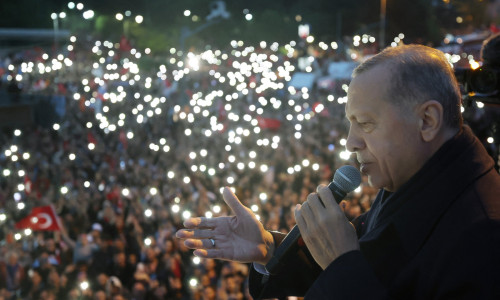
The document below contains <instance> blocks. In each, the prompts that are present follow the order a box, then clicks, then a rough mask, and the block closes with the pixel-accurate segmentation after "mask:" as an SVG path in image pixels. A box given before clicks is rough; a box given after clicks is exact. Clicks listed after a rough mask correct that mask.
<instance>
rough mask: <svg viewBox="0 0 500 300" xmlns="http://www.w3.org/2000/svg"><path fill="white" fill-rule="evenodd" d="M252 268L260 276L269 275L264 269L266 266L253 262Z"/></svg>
mask: <svg viewBox="0 0 500 300" xmlns="http://www.w3.org/2000/svg"><path fill="white" fill-rule="evenodd" d="M253 268H254V269H255V271H257V272H259V273H260V274H262V275H270V273H269V272H268V271H267V269H266V266H264V265H261V264H259V263H256V262H254V263H253Z"/></svg>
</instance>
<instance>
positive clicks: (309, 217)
mask: <svg viewBox="0 0 500 300" xmlns="http://www.w3.org/2000/svg"><path fill="white" fill-rule="evenodd" d="M309 196H311V198H314V194H309ZM309 196H307V201H306V202H304V203H303V204H302V208H301V209H300V211H301V213H302V217H303V218H304V220H305V221H306V224H309V223H310V222H314V221H315V220H316V217H317V215H315V213H316V212H313V210H312V209H311V203H309V200H312V199H311V198H309ZM316 198H317V197H316ZM316 201H319V200H316ZM319 205H321V204H319Z"/></svg>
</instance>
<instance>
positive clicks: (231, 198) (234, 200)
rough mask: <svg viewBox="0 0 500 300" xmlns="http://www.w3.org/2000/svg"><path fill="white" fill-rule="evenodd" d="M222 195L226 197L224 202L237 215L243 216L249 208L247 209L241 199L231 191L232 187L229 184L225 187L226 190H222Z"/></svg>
mask: <svg viewBox="0 0 500 300" xmlns="http://www.w3.org/2000/svg"><path fill="white" fill-rule="evenodd" d="M222 196H223V198H224V202H226V204H227V205H228V206H229V208H231V210H232V211H233V213H234V214H235V215H237V216H242V215H243V214H246V213H247V210H246V209H245V206H243V204H241V202H240V200H239V199H238V197H236V195H235V194H233V192H232V191H231V189H230V188H228V187H227V186H226V187H225V188H224V191H223V192H222Z"/></svg>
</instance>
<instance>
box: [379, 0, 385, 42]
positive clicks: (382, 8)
mask: <svg viewBox="0 0 500 300" xmlns="http://www.w3.org/2000/svg"><path fill="white" fill-rule="evenodd" d="M385 11H386V0H380V36H379V44H380V50H382V49H383V48H384V47H385Z"/></svg>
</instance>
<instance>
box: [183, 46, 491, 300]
mask: <svg viewBox="0 0 500 300" xmlns="http://www.w3.org/2000/svg"><path fill="white" fill-rule="evenodd" d="M460 104H461V98H460V92H459V88H458V84H457V82H456V80H455V77H454V75H453V70H452V68H451V67H450V65H449V63H448V61H447V60H446V58H445V56H444V55H443V53H441V52H440V51H437V50H435V49H432V48H428V47H425V46H418V45H409V46H399V47H395V48H388V49H386V50H384V51H382V52H381V53H379V54H378V55H376V56H374V57H372V58H371V59H369V60H367V61H365V62H364V63H362V64H361V65H360V66H359V67H358V68H357V69H356V70H355V71H354V73H353V79H352V81H351V84H350V86H349V90H348V101H347V104H346V117H347V118H348V120H349V122H350V128H349V136H348V139H347V145H346V147H347V149H348V150H349V151H351V152H355V153H356V155H357V159H358V161H359V163H360V169H361V172H362V173H364V174H366V175H367V176H368V181H369V183H370V184H371V185H372V186H374V187H377V188H379V189H380V191H379V193H378V195H377V198H376V200H375V202H374V204H373V206H372V208H371V210H370V211H369V212H367V213H366V214H364V215H362V216H360V217H359V218H358V219H356V220H354V221H353V224H352V225H354V227H353V226H352V225H351V223H349V221H348V220H347V219H346V217H345V216H344V214H343V212H342V210H341V209H340V207H339V206H338V205H337V204H336V201H335V199H334V197H333V195H332V193H331V192H330V190H329V189H328V188H327V187H323V186H320V187H318V192H317V193H312V194H310V195H309V196H308V197H307V201H306V202H304V203H303V204H302V205H298V206H297V207H296V209H295V218H296V220H297V225H298V226H299V228H300V232H301V234H302V237H303V239H304V241H305V244H306V246H307V249H303V250H301V251H300V252H299V253H298V254H297V255H296V256H295V257H293V258H292V259H291V260H290V261H288V262H287V263H286V265H285V267H284V268H283V269H282V270H281V272H279V273H278V274H274V275H270V274H266V270H265V268H263V266H262V265H265V264H266V263H267V262H268V261H269V260H270V258H271V257H272V255H273V253H274V250H275V248H276V247H277V245H279V243H280V242H281V241H282V239H283V235H280V234H278V233H271V232H268V231H266V230H264V228H263V227H262V225H261V224H260V223H259V222H258V221H257V220H256V218H255V216H254V215H253V214H252V212H251V211H250V210H249V209H248V208H246V207H244V206H243V205H242V204H241V203H240V202H239V200H238V199H237V198H236V196H235V195H234V194H233V193H231V191H230V190H229V189H227V188H226V189H225V190H224V200H225V201H226V203H227V204H228V205H229V206H230V207H231V209H232V210H233V212H234V213H235V216H234V217H225V218H224V217H223V218H214V219H206V218H192V219H189V220H187V221H186V222H185V226H186V227H187V229H184V230H180V231H179V232H178V233H177V236H178V237H179V238H183V239H186V241H185V244H186V246H188V247H190V248H193V249H196V250H195V252H194V253H195V255H198V256H201V257H211V258H220V259H229V260H238V261H242V262H254V265H255V268H254V270H253V271H252V273H251V275H250V288H251V293H252V295H253V296H254V297H255V298H275V297H278V298H283V297H285V296H287V295H296V296H302V295H306V299H500V176H499V174H498V173H497V172H496V171H495V170H494V167H493V166H494V163H493V160H492V159H491V157H489V156H488V154H487V153H486V151H485V149H484V148H483V146H482V145H481V143H480V142H479V141H478V140H477V138H475V136H474V135H473V134H472V132H471V130H470V129H469V128H468V127H467V126H464V125H463V124H462V116H461V112H460ZM320 198H321V200H322V202H323V203H324V204H325V205H324V206H325V207H323V205H322V204H321V201H320ZM257 269H258V270H259V271H256V270H257Z"/></svg>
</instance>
